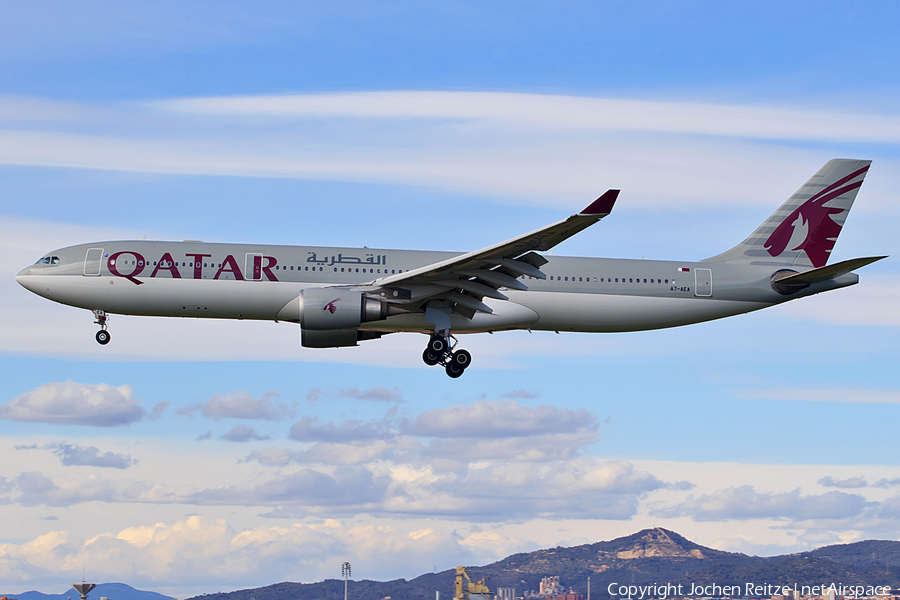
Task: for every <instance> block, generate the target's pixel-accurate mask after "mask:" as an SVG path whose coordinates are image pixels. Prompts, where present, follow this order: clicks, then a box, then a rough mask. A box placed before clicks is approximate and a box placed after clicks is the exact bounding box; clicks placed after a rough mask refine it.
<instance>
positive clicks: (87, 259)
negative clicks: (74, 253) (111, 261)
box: [84, 248, 103, 277]
mask: <svg viewBox="0 0 900 600" xmlns="http://www.w3.org/2000/svg"><path fill="white" fill-rule="evenodd" d="M102 261H103V248H88V251H87V254H85V255H84V274H85V275H89V276H91V277H98V276H99V275H100V263H101V262H102Z"/></svg>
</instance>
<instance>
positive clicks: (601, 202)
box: [578, 190, 619, 216]
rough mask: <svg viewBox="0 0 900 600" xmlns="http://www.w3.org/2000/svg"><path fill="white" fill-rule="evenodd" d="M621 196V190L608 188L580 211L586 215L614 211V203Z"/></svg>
mask: <svg viewBox="0 0 900 600" xmlns="http://www.w3.org/2000/svg"><path fill="white" fill-rule="evenodd" d="M618 197H619V190H607V191H606V192H604V194H603V195H602V196H600V197H599V198H597V199H596V200H594V201H593V202H592V203H591V205H590V206H588V207H587V208H585V209H584V210H583V211H581V212H580V213H578V214H579V215H584V216H594V215H608V214H609V213H611V212H612V209H613V204H615V203H616V198H618Z"/></svg>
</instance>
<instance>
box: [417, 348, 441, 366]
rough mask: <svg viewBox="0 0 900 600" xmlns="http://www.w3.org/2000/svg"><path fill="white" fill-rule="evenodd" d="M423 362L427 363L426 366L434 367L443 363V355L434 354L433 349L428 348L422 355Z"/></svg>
mask: <svg viewBox="0 0 900 600" xmlns="http://www.w3.org/2000/svg"><path fill="white" fill-rule="evenodd" d="M422 360H423V361H425V364H426V365H428V366H429V367H433V366H434V365H436V364H438V363H439V362H441V355H440V354H437V353H436V352H432V351H431V348H426V349H425V352H423V353H422Z"/></svg>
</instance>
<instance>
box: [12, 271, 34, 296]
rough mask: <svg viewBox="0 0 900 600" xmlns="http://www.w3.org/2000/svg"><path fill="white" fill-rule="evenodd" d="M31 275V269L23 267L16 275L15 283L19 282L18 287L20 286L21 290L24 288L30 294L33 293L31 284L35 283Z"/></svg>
mask: <svg viewBox="0 0 900 600" xmlns="http://www.w3.org/2000/svg"><path fill="white" fill-rule="evenodd" d="M33 273H34V268H33V267H25V268H24V269H22V270H21V271H19V272H18V273H17V274H16V281H18V282H19V285H21V286H22V287H23V288H25V289H26V290H28V291H31V292H33V291H34V286H33V284H34V282H35V280H34V278H33V277H32V274H33Z"/></svg>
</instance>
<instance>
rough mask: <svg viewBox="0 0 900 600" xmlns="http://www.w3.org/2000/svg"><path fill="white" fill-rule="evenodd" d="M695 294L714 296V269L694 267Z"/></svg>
mask: <svg viewBox="0 0 900 600" xmlns="http://www.w3.org/2000/svg"><path fill="white" fill-rule="evenodd" d="M694 295H695V296H712V269H694Z"/></svg>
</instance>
